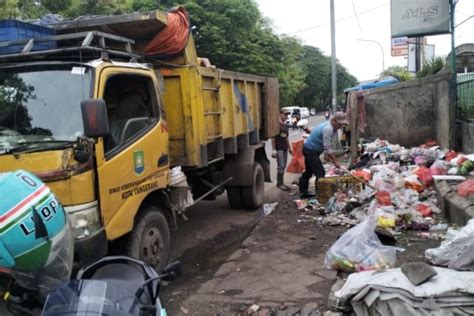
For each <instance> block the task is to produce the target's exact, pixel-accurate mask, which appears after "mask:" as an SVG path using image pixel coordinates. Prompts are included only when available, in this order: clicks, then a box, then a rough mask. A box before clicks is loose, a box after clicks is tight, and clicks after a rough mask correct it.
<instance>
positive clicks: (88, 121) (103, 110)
mask: <svg viewBox="0 0 474 316" xmlns="http://www.w3.org/2000/svg"><path fill="white" fill-rule="evenodd" d="M81 111H82V123H83V125H84V135H85V136H86V137H91V138H95V137H105V136H107V135H109V121H108V118H107V106H106V105H105V101H104V100H102V99H88V100H84V101H82V102H81Z"/></svg>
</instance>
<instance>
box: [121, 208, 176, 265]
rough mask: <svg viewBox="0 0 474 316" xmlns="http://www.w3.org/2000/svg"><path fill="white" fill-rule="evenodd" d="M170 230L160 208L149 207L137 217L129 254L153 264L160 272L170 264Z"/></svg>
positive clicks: (131, 235) (130, 238)
mask: <svg viewBox="0 0 474 316" xmlns="http://www.w3.org/2000/svg"><path fill="white" fill-rule="evenodd" d="M169 253H170V230H169V227H168V222H167V221H166V218H165V216H164V215H163V213H162V212H161V211H160V209H159V208H157V207H155V206H151V207H148V208H147V209H146V210H144V211H143V212H142V213H141V214H139V215H137V218H136V219H135V227H134V228H133V231H132V232H131V233H130V236H129V239H128V243H127V254H128V255H129V256H130V257H133V258H137V259H140V260H142V261H143V262H145V263H147V264H149V265H151V266H152V267H153V268H154V269H155V270H156V271H157V272H158V273H160V272H161V271H163V269H164V268H165V266H166V265H167V264H168V257H169Z"/></svg>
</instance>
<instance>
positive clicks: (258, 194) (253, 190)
mask: <svg viewBox="0 0 474 316" xmlns="http://www.w3.org/2000/svg"><path fill="white" fill-rule="evenodd" d="M264 192H265V175H264V173H263V168H262V166H260V164H259V163H255V164H254V165H253V184H252V185H250V186H245V187H242V202H243V204H244V208H245V209H247V210H256V209H258V208H259V207H260V206H262V204H263V198H264Z"/></svg>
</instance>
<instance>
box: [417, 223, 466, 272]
mask: <svg viewBox="0 0 474 316" xmlns="http://www.w3.org/2000/svg"><path fill="white" fill-rule="evenodd" d="M472 244H474V219H471V220H469V221H468V222H467V224H466V226H464V227H463V228H462V229H461V230H459V231H457V230H453V229H448V232H447V234H446V239H445V240H444V241H443V242H442V243H441V245H440V246H439V247H438V248H431V249H427V250H426V251H425V257H426V259H428V261H430V262H431V263H433V264H436V265H440V266H447V265H448V264H450V263H451V262H452V261H455V260H456V259H457V258H458V257H460V256H461V255H463V253H464V252H465V250H466V248H468V247H469V246H471V245H472Z"/></svg>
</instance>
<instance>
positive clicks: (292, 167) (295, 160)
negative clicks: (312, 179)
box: [286, 139, 305, 173]
mask: <svg viewBox="0 0 474 316" xmlns="http://www.w3.org/2000/svg"><path fill="white" fill-rule="evenodd" d="M303 144H304V142H303V140H302V139H301V140H298V141H294V142H292V143H291V147H292V148H293V157H292V159H291V162H290V163H289V164H288V168H287V169H286V172H289V173H302V172H303V171H304V169H305V165H304V156H303Z"/></svg>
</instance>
